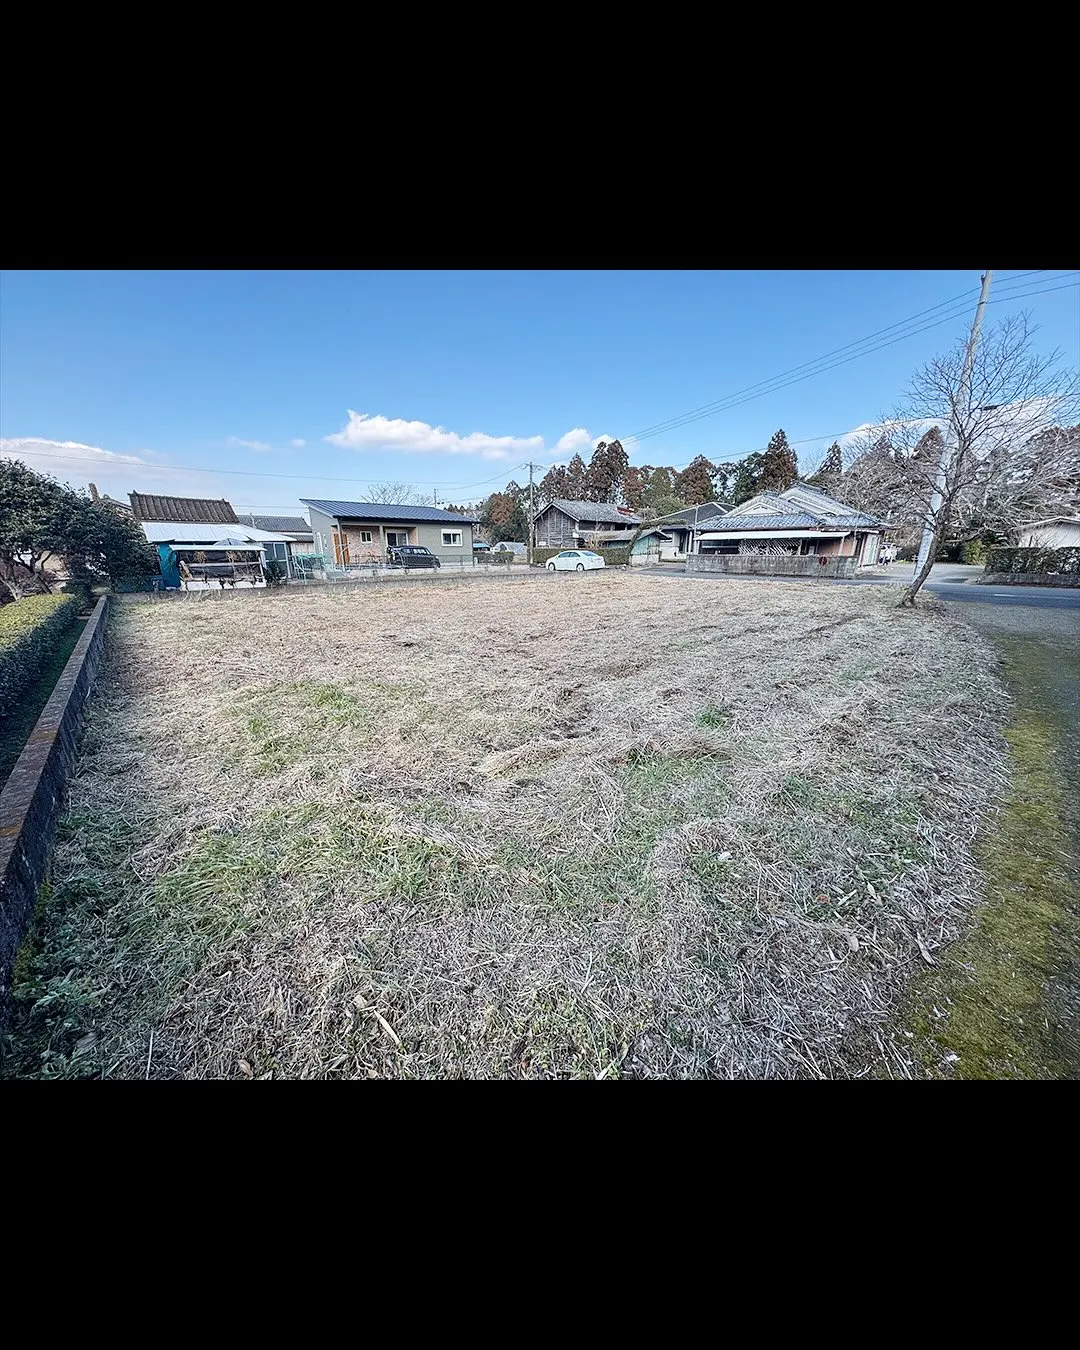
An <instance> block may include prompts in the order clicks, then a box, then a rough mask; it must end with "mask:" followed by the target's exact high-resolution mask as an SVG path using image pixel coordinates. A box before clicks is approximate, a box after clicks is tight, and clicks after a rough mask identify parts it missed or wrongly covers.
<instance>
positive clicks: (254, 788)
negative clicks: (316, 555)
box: [6, 573, 1005, 1079]
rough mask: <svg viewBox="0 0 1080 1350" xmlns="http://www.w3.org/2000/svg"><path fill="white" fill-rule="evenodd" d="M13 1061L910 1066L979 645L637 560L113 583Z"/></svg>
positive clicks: (161, 1072) (995, 739)
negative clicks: (450, 573)
mask: <svg viewBox="0 0 1080 1350" xmlns="http://www.w3.org/2000/svg"><path fill="white" fill-rule="evenodd" d="M113 629H114V631H113V634H112V637H111V639H110V641H111V647H110V650H109V655H108V666H107V672H106V675H105V677H104V687H103V691H102V693H101V694H100V696H99V697H98V699H97V701H96V704H95V707H94V715H93V718H92V722H91V726H90V729H89V732H88V735H87V739H86V744H85V748H84V751H83V754H82V758H81V761H80V765H79V769H78V775H77V777H76V779H75V781H74V783H73V785H72V792H71V802H70V809H69V811H68V814H67V817H66V820H65V823H64V826H63V830H62V837H61V841H60V843H59V845H58V847H57V851H56V856H55V863H54V869H53V873H54V874H53V885H52V891H51V893H50V894H49V896H48V897H46V899H45V901H44V903H43V905H42V907H41V913H40V915H39V919H38V924H37V930H36V935H35V939H34V943H33V945H32V947H31V948H30V949H29V950H28V951H27V952H26V953H25V954H24V957H23V959H22V962H21V969H20V972H19V977H20V981H21V983H20V987H19V991H18V996H17V1000H16V1009H15V1016H14V1020H13V1029H12V1033H11V1035H10V1037H9V1047H8V1054H7V1065H6V1072H7V1073H8V1074H17V1075H45V1076H106V1077H124V1078H129V1077H139V1078H142V1077H153V1078H160V1077H248V1078H257V1079H261V1078H272V1077H361V1078H362V1077H370V1078H376V1077H455V1076H460V1077H483V1076H490V1077H526V1078H543V1077H590V1078H605V1077H629V1078H658V1077H704V1076H710V1077H721V1078H724V1077H731V1078H747V1077H754V1078H769V1077H777V1078H791V1077H832V1076H854V1075H861V1074H865V1073H881V1074H885V1073H886V1072H887V1073H891V1074H895V1075H898V1076H900V1075H904V1076H907V1075H910V1074H912V1073H913V1072H915V1071H916V1069H915V1067H914V1063H913V1058H912V1056H911V1055H910V1054H909V1053H908V1051H907V1050H906V1049H905V1044H906V1043H905V1041H904V1038H903V1035H902V1034H893V1033H892V1031H891V1030H890V1028H891V1027H892V1025H893V1023H892V1020H891V1019H892V1018H893V1016H894V1014H895V1011H896V1009H897V1007H898V1006H899V1004H900V1001H901V999H902V995H903V993H904V990H905V988H906V985H907V981H908V979H909V977H910V973H911V971H912V969H913V968H914V967H915V966H917V965H919V964H920V963H922V962H924V961H932V960H934V959H935V957H934V953H935V951H936V950H937V949H938V948H940V947H941V946H942V945H943V944H944V943H946V942H948V941H949V940H950V939H952V938H953V937H955V936H956V935H957V933H958V932H959V931H960V930H961V929H962V927H963V926H964V924H965V921H966V919H967V917H968V916H969V914H970V911H971V909H972V906H973V904H974V903H975V901H976V899H977V897H978V894H979V889H980V877H979V874H978V872H977V870H976V868H975V866H974V864H973V861H972V857H971V851H970V850H971V842H972V837H973V834H974V831H975V829H976V826H977V824H978V822H979V820H980V817H981V815H982V813H983V811H984V809H985V807H986V804H987V801H988V799H989V797H990V796H991V795H992V794H994V793H995V792H997V791H998V789H999V786H1000V779H1001V775H1002V773H1003V772H1004V769H1003V766H1004V754H1003V742H1002V740H1001V738H1000V736H999V733H998V729H997V728H998V724H999V720H1000V714H1001V712H1002V709H1003V705H1004V698H1005V696H1004V694H1003V692H1002V690H1001V687H1000V684H999V681H998V679H997V676H996V674H995V669H996V667H995V662H994V658H993V657H992V655H991V654H990V653H989V651H988V649H987V648H986V647H985V645H984V643H983V640H982V639H981V638H979V637H977V636H976V635H975V634H974V633H972V632H971V631H970V630H969V629H967V628H966V627H965V626H964V625H963V624H962V623H960V622H959V621H957V620H954V619H953V618H951V617H949V616H948V615H946V613H945V612H944V611H943V609H942V608H941V606H939V605H937V604H936V603H935V602H929V603H928V604H927V605H925V606H924V607H923V608H921V609H920V610H919V611H917V612H915V613H911V612H901V611H900V610H898V609H897V608H896V596H895V595H894V594H893V592H892V590H890V589H883V588H877V587H826V586H818V585H807V584H798V583H796V584H784V583H777V582H773V581H769V582H761V583H753V582H738V583H733V582H725V581H715V582H714V581H711V580H689V579H681V578H678V579H667V578H656V577H642V576H634V575H626V574H622V575H614V574H595V573H594V574H587V575H584V576H581V577H578V576H575V575H568V576H563V575H559V576H557V577H555V576H552V577H537V578H536V579H535V580H534V579H527V580H524V581H522V582H520V583H518V584H516V585H514V586H513V587H512V588H511V587H509V586H502V587H499V588H498V590H497V591H496V588H495V587H492V586H490V585H485V584H471V585H467V586H466V585H462V586H457V587H454V588H453V589H449V588H446V587H443V586H440V585H439V584H438V583H430V584H424V585H420V586H416V587H412V588H409V589H405V588H394V589H391V588H389V587H387V588H376V587H372V588H370V589H364V590H357V591H355V592H353V593H351V594H347V595H346V594H342V593H333V592H329V593H326V592H324V593H320V594H312V593H310V592H309V593H303V594H299V595H296V594H282V595H275V596H258V597H252V598H250V599H246V598H245V600H243V601H241V600H238V599H236V598H230V599H228V600H222V601H219V602H216V603H202V604H197V603H194V602H168V603H153V604H141V605H129V606H121V607H118V612H117V613H116V614H115V616H114V619H113Z"/></svg>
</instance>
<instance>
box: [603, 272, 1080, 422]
mask: <svg viewBox="0 0 1080 1350" xmlns="http://www.w3.org/2000/svg"><path fill="white" fill-rule="evenodd" d="M1063 275H1065V276H1071V275H1076V274H1075V273H1064V274H1063ZM1057 279H1058V278H1056V277H1047V278H1045V280H1046V281H1055V280H1057ZM1075 285H1080V282H1073V283H1070V285H1069V286H1052V287H1046V288H1044V289H1042V290H1032V291H1024V292H1022V293H1020V294H1015V293H1014V294H1010V295H1004V296H1001V297H1000V298H999V299H997V300H991V301H990V302H989V303H990V304H1004V303H1006V302H1007V301H1011V300H1025V299H1028V298H1030V297H1033V296H1038V295H1050V294H1051V293H1052V292H1053V291H1056V290H1068V289H1070V288H1071V286H1075ZM946 303H948V302H946ZM935 308H939V307H938V306H935ZM923 312H924V313H931V312H932V311H931V310H924V311H923ZM963 313H965V310H964V309H959V310H957V311H955V312H954V313H950V314H947V315H945V316H944V317H943V318H940V319H935V320H934V321H933V322H932V323H928V324H923V325H922V326H921V327H919V328H916V329H912V330H910V331H908V332H904V333H899V334H898V335H897V336H896V337H893V338H890V339H889V340H888V341H887V342H879V343H878V344H877V345H876V346H873V347H868V348H865V349H864V350H863V351H859V352H855V353H854V354H853V355H851V356H846V357H844V359H843V360H841V361H831V362H829V363H828V364H827V365H824V366H820V367H819V368H818V369H816V370H810V371H808V372H807V373H806V374H805V375H797V376H795V378H793V379H784V378H783V376H780V375H778V376H774V378H773V379H772V380H771V381H762V382H761V383H762V384H767V385H768V388H764V389H761V390H760V391H759V392H758V393H751V392H747V394H746V397H745V398H739V397H737V396H735V395H731V396H729V398H728V399H726V400H718V403H719V404H720V405H722V406H713V405H709V404H706V405H705V406H704V408H703V409H702V410H699V411H697V412H695V413H687V414H685V415H684V416H682V417H681V418H674V419H671V420H670V421H669V423H667V424H663V423H661V424H658V426H657V429H656V430H651V431H645V432H639V433H638V434H637V436H635V437H634V438H633V439H634V440H636V441H643V440H649V439H651V438H652V437H653V436H659V435H663V434H664V433H665V432H667V431H675V430H677V429H679V428H681V427H684V426H689V425H691V424H692V423H694V422H700V421H704V420H705V419H706V418H708V417H713V416H715V415H716V413H719V412H730V411H731V410H732V409H734V408H738V407H741V406H742V405H743V404H744V403H751V402H753V400H754V399H757V398H763V397H764V396H765V395H766V394H775V393H779V391H780V390H781V389H787V388H789V387H790V386H791V385H793V384H800V383H801V382H802V381H803V380H808V379H811V378H812V377H813V376H814V375H823V374H825V372H826V371H829V370H835V369H836V368H837V367H839V366H844V365H848V364H849V363H850V362H851V361H856V360H858V359H859V357H861V356H869V355H871V354H872V353H874V352H879V351H884V349H885V348H886V347H892V346H895V344H896V343H898V342H903V341H904V340H905V339H907V338H909V337H915V336H916V335H917V334H919V333H926V332H929V330H930V329H932V328H939V327H940V326H941V325H942V324H945V323H951V322H952V321H953V320H954V319H957V318H959V317H960V316H961V314H963ZM892 327H896V325H895V324H894V325H892ZM881 331H882V332H887V331H888V330H887V329H882V330H881ZM864 341H865V339H864ZM848 345H849V346H853V345H857V344H848ZM838 350H840V351H842V350H843V348H839V349H838ZM823 359H824V358H819V360H823ZM806 364H808V365H813V364H815V363H813V362H807V363H806ZM799 369H801V367H799V366H795V367H793V371H797V370H799ZM787 373H793V372H787ZM777 381H780V382H779V383H777ZM755 388H757V386H755V385H750V386H749V389H750V390H753V389H755ZM627 439H631V438H629V437H628V438H627Z"/></svg>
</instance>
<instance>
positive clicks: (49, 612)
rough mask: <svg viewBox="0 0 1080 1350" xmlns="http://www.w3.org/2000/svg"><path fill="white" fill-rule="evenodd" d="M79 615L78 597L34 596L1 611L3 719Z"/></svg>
mask: <svg viewBox="0 0 1080 1350" xmlns="http://www.w3.org/2000/svg"><path fill="white" fill-rule="evenodd" d="M78 613H79V596H77V595H31V596H27V598H26V599H25V600H16V601H15V603H14V604H13V605H4V607H3V608H2V609H0V717H3V716H4V715H5V714H6V713H7V712H8V711H9V710H10V709H11V708H13V707H14V706H15V703H16V702H17V701H18V699H19V696H20V695H21V694H22V692H23V690H24V689H26V687H27V686H28V685H29V684H30V683H31V682H32V681H33V680H34V679H35V678H36V676H37V674H38V672H39V671H40V669H41V667H42V665H43V664H44V662H45V659H46V657H47V656H48V653H49V651H50V650H51V648H52V647H53V646H55V644H56V643H57V642H59V641H60V639H61V638H62V637H63V635H64V633H65V632H66V631H67V629H68V628H69V626H70V625H71V624H73V623H74V622H75V620H76V618H77V617H78Z"/></svg>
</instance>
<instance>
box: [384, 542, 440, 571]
mask: <svg viewBox="0 0 1080 1350" xmlns="http://www.w3.org/2000/svg"><path fill="white" fill-rule="evenodd" d="M386 561H387V563H388V565H389V566H390V567H441V566H442V563H440V562H439V560H438V558H436V556H435V554H434V553H432V551H431V549H429V548H424V546H423V545H422V544H398V545H397V546H396V547H395V548H388V549H387V550H386Z"/></svg>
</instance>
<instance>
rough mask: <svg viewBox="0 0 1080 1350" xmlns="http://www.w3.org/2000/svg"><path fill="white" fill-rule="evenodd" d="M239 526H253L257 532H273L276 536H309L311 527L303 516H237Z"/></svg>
mask: <svg viewBox="0 0 1080 1350" xmlns="http://www.w3.org/2000/svg"><path fill="white" fill-rule="evenodd" d="M237 519H238V520H239V521H240V524H241V525H254V526H255V528H256V529H259V530H273V531H274V532H275V533H277V534H310V533H311V526H310V525H309V524H308V523H307V521H306V520H305V519H304V517H303V516H253V515H250V514H249V515H246V516H243V515H242V516H238V517H237Z"/></svg>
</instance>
